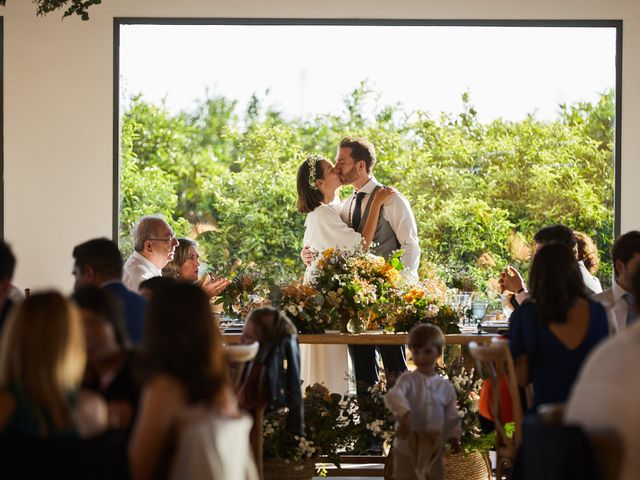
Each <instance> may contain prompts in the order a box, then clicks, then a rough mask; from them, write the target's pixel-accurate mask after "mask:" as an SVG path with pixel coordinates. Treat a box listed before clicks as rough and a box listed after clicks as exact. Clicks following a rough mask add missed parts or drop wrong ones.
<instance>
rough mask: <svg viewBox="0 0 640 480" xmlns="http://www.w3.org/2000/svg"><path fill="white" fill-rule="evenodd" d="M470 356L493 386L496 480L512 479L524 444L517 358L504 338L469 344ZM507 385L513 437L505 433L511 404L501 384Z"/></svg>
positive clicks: (491, 406) (491, 408)
mask: <svg viewBox="0 0 640 480" xmlns="http://www.w3.org/2000/svg"><path fill="white" fill-rule="evenodd" d="M469 353H470V355H471V357H472V358H473V359H474V360H475V362H476V366H477V368H478V372H479V373H480V376H481V377H483V378H485V379H487V380H488V381H489V382H490V383H491V387H492V388H491V398H490V399H489V408H490V411H491V415H492V416H493V420H494V422H495V428H496V454H497V465H496V478H498V479H500V478H502V475H503V474H506V475H507V477H509V472H510V471H511V470H512V467H513V464H514V460H515V456H516V452H517V450H518V448H519V447H520V444H521V442H522V417H523V413H522V404H521V403H520V393H519V391H518V383H517V381H516V372H515V367H514V365H513V358H512V356H511V352H510V351H509V345H508V342H507V341H505V340H501V339H497V338H496V339H493V341H492V342H491V344H489V345H484V344H483V345H480V344H477V343H475V342H472V343H470V344H469ZM501 382H505V383H506V385H507V389H508V391H509V396H510V403H511V405H510V407H511V411H512V413H513V421H514V424H515V429H514V431H513V434H512V435H508V434H507V432H506V431H505V423H504V421H503V418H504V416H503V412H504V411H505V410H506V409H507V405H503V403H502V402H504V401H506V400H505V399H504V398H503V396H502V395H501V388H500V383H501Z"/></svg>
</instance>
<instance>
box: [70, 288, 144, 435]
mask: <svg viewBox="0 0 640 480" xmlns="http://www.w3.org/2000/svg"><path fill="white" fill-rule="evenodd" d="M73 299H74V300H75V301H76V303H77V305H78V306H79V307H80V313H81V315H82V321H83V325H84V334H85V338H86V343H87V368H86V370H85V374H84V381H83V383H82V385H83V387H84V388H87V389H90V390H93V391H95V392H97V393H99V394H100V395H101V396H102V397H103V398H104V399H105V400H106V402H107V407H108V410H109V425H110V426H111V427H113V428H123V429H128V428H129V427H130V426H132V425H133V421H134V420H135V416H136V413H137V410H138V399H139V397H140V390H141V382H140V375H139V367H138V361H139V359H138V355H137V354H136V353H135V352H134V351H132V350H130V349H129V348H128V344H129V342H128V340H127V334H126V332H125V329H124V321H123V318H122V312H121V309H120V308H119V307H120V305H119V304H118V298H117V297H114V296H113V294H112V293H111V292H109V291H108V290H104V289H98V288H91V287H88V288H81V289H79V290H78V291H76V292H75V293H74V295H73Z"/></svg>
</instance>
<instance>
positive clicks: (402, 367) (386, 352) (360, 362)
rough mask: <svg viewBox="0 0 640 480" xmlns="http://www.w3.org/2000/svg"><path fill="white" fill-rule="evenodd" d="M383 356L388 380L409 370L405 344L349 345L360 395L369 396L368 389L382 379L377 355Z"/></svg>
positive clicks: (357, 389)
mask: <svg viewBox="0 0 640 480" xmlns="http://www.w3.org/2000/svg"><path fill="white" fill-rule="evenodd" d="M378 354H379V355H381V356H382V365H383V367H384V371H385V376H386V378H387V382H389V380H393V381H394V382H395V379H396V378H398V376H399V375H400V374H401V373H402V372H405V371H406V370H407V362H406V360H407V359H406V353H405V348H404V345H349V355H350V356H351V361H352V363H353V373H354V376H355V379H356V391H357V394H358V397H364V396H367V395H368V394H369V393H368V391H367V389H368V388H369V387H371V386H372V385H375V384H376V383H378V382H379V381H380V369H379V367H378V358H377V356H378Z"/></svg>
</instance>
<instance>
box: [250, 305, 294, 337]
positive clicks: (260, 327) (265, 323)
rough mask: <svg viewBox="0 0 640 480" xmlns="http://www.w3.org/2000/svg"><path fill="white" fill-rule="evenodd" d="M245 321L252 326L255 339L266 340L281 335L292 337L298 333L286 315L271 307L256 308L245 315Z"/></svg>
mask: <svg viewBox="0 0 640 480" xmlns="http://www.w3.org/2000/svg"><path fill="white" fill-rule="evenodd" d="M247 323H251V325H252V326H253V328H254V333H255V335H256V340H257V341H258V342H261V343H262V342H267V341H269V340H273V339H278V338H282V337H294V336H296V335H297V334H298V330H297V329H296V327H295V325H294V324H293V323H291V320H289V319H288V318H287V316H286V315H285V314H284V313H283V312H281V311H280V310H278V309H277V308H273V307H262V308H256V309H254V310H252V311H251V313H250V314H249V316H248V317H247Z"/></svg>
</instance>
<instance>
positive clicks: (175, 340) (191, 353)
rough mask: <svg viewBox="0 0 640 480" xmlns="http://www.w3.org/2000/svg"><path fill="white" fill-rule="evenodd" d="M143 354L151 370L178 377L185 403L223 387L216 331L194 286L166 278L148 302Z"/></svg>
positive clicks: (223, 366)
mask: <svg viewBox="0 0 640 480" xmlns="http://www.w3.org/2000/svg"><path fill="white" fill-rule="evenodd" d="M144 352H145V354H146V356H147V360H148V362H149V367H150V370H151V373H160V374H165V375H169V376H171V377H173V378H175V379H176V380H178V381H179V382H180V383H181V384H182V385H183V387H184V388H185V391H186V393H187V396H188V398H189V401H190V402H191V403H198V402H203V401H208V400H215V399H218V398H219V395H221V393H222V391H223V389H224V387H225V386H226V385H227V374H226V364H225V360H224V352H223V346H222V335H221V334H220V331H219V329H218V326H217V324H216V322H215V321H214V319H213V315H212V313H211V307H210V305H209V299H208V297H207V295H206V294H205V293H204V291H203V290H202V289H201V288H200V287H198V286H197V285H193V284H189V283H180V282H175V281H173V282H171V283H170V284H166V285H165V286H163V287H162V288H159V289H158V290H157V291H156V292H155V294H154V295H153V297H152V298H151V300H150V302H149V306H148V309H147V317H146V322H145V330H144Z"/></svg>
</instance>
